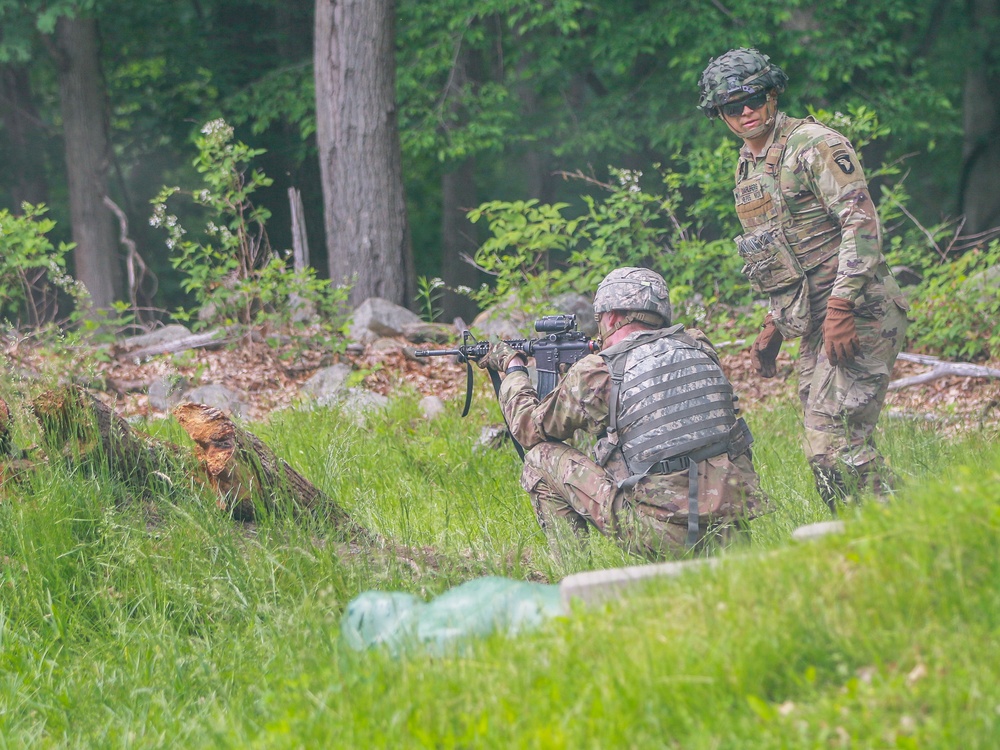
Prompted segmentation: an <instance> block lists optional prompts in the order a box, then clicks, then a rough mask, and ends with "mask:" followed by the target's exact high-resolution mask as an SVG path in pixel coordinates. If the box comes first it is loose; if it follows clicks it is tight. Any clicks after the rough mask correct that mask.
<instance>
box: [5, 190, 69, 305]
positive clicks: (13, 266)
mask: <svg viewBox="0 0 1000 750" xmlns="http://www.w3.org/2000/svg"><path fill="white" fill-rule="evenodd" d="M21 209H22V211H23V213H22V214H20V215H16V216H15V215H13V214H11V213H10V212H9V211H7V210H6V209H0V319H8V320H12V321H13V320H17V319H18V318H19V316H20V314H21V313H22V312H27V313H28V318H29V320H30V321H31V322H33V323H41V322H46V321H45V319H46V317H50V315H51V313H52V312H54V309H55V306H56V304H57V299H56V293H57V290H59V291H62V292H64V293H65V295H66V296H67V297H68V298H69V300H70V301H71V302H72V304H73V305H78V306H85V305H86V302H87V300H88V295H87V290H86V289H85V288H84V286H83V285H82V284H80V283H79V282H78V281H74V280H73V279H72V278H70V277H69V276H68V275H67V273H66V255H67V253H69V251H70V250H72V248H73V245H72V244H67V243H65V242H60V243H59V244H58V245H53V244H52V242H51V241H50V240H49V239H48V237H46V235H47V234H48V233H49V232H51V231H52V229H53V228H54V227H55V222H54V221H53V220H52V219H47V218H45V213H46V212H47V210H48V209H46V207H45V206H43V205H38V206H32V205H30V204H28V203H25V204H24V205H23V206H22V207H21Z"/></svg>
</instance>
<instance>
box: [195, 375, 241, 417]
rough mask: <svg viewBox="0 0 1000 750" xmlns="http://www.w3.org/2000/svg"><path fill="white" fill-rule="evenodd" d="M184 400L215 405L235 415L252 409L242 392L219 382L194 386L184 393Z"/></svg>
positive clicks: (237, 415)
mask: <svg viewBox="0 0 1000 750" xmlns="http://www.w3.org/2000/svg"><path fill="white" fill-rule="evenodd" d="M182 400H183V401H190V402H192V403H195V404H204V405H205V406H214V407H215V408H216V409H219V410H220V411H223V412H225V413H226V414H229V415H231V416H234V417H242V416H243V415H244V414H246V413H247V412H249V411H250V407H249V406H248V405H247V404H246V403H245V402H244V401H243V398H242V395H241V394H239V393H237V392H236V391H234V390H232V389H230V388H226V386H224V385H219V384H218V383H211V384H209V385H203V386H200V387H199V388H192V389H191V390H190V391H186V392H185V393H184V397H183V399H182Z"/></svg>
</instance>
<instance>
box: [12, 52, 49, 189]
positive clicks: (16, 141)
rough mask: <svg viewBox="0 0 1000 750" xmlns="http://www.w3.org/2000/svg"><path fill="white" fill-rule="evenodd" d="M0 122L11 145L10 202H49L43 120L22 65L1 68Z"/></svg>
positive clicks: (24, 67) (25, 70) (26, 70)
mask: <svg viewBox="0 0 1000 750" xmlns="http://www.w3.org/2000/svg"><path fill="white" fill-rule="evenodd" d="M0 123H2V124H3V130H4V132H5V133H6V134H7V142H8V143H9V144H10V146H9V149H8V150H7V153H8V154H9V156H8V160H7V164H6V165H5V167H6V170H7V172H8V173H9V174H10V176H11V177H12V181H13V185H12V186H11V198H12V201H11V203H12V204H13V206H14V207H15V208H17V207H19V206H20V205H21V204H22V203H30V204H31V205H33V206H36V205H38V204H39V203H47V202H48V200H49V191H48V185H47V184H46V181H45V171H44V169H42V153H43V145H42V137H41V136H42V132H43V127H42V121H41V118H40V117H39V116H38V110H37V109H36V108H35V103H34V101H33V100H32V97H31V79H30V78H29V77H28V68H27V67H26V66H24V65H15V64H13V63H6V64H4V65H0Z"/></svg>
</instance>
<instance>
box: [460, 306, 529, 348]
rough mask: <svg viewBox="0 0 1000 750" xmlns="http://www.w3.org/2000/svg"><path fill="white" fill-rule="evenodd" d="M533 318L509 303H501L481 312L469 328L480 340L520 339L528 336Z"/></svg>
mask: <svg viewBox="0 0 1000 750" xmlns="http://www.w3.org/2000/svg"><path fill="white" fill-rule="evenodd" d="M534 322H535V318H533V317H532V316H530V315H528V314H527V313H526V312H524V310H519V309H517V308H516V307H514V306H513V304H512V303H510V302H503V303H501V304H499V305H495V306H494V307H490V308H487V309H486V310H483V311H482V312H481V313H479V315H477V316H476V317H475V319H474V320H473V321H472V325H471V326H470V328H471V330H473V331H475V332H476V335H477V336H479V337H480V338H484V339H485V338H493V337H496V338H501V339H520V338H524V336H525V335H530V331H532V330H533V326H534Z"/></svg>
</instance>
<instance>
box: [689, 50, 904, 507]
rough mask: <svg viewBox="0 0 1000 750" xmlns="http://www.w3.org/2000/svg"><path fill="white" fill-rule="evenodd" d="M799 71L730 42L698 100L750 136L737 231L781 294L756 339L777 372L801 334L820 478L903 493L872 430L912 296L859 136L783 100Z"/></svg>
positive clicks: (756, 284) (802, 389) (766, 283)
mask: <svg viewBox="0 0 1000 750" xmlns="http://www.w3.org/2000/svg"><path fill="white" fill-rule="evenodd" d="M787 83H788V76H786V75H785V73H784V72H783V71H782V70H781V68H779V67H778V66H777V65H774V64H773V63H771V62H770V60H769V58H768V57H767V56H766V55H763V54H761V53H760V52H758V51H757V50H755V49H744V48H740V49H735V50H730V51H729V52H727V53H726V54H724V55H722V56H721V57H719V58H716V59H713V60H712V61H711V62H710V63H709V65H708V67H707V68H705V71H704V72H703V73H702V75H701V81H700V88H701V101H700V103H699V108H700V109H701V110H702V111H703V112H704V113H705V114H706V115H708V117H710V118H712V117H721V118H722V120H723V121H724V122H725V123H726V125H727V126H728V127H729V129H730V130H732V131H733V132H734V133H735V134H736V135H737V136H739V137H740V138H742V139H743V148H742V149H741V150H740V159H739V164H738V166H737V168H736V189H735V191H734V194H735V196H736V211H737V213H738V215H739V218H740V223H741V224H742V225H743V234H742V235H741V236H739V237H737V238H736V245H737V249H738V250H739V253H740V255H741V256H742V258H743V260H744V263H745V265H744V267H743V273H744V274H746V276H747V278H748V279H749V281H750V284H751V286H752V287H753V288H754V290H755V291H757V292H759V293H761V294H767V295H769V297H770V311H769V312H768V314H767V317H766V318H765V319H764V327H763V329H762V330H761V332H760V334H759V335H758V336H757V339H756V340H755V341H754V343H753V345H752V346H751V348H750V356H751V359H752V361H753V365H754V368H755V369H756V370H757V372H758V373H760V375H761V376H763V377H765V378H770V377H774V375H775V373H776V368H775V360H776V358H777V356H778V350H779V349H780V348H781V343H782V341H783V340H784V339H786V338H796V337H799V336H801V337H802V343H801V346H800V348H799V361H798V373H799V398H800V400H801V401H802V406H803V409H804V411H805V446H806V454H807V456H808V458H809V464H810V466H811V467H812V470H813V474H814V475H815V478H816V487H817V489H818V490H819V493H820V495H821V496H822V498H823V500H825V501H826V503H827V504H828V505H829V506H830V509H831V510H832V511H834V512H836V501H837V500H844V499H846V498H847V497H848V496H852V495H856V494H857V492H858V491H859V490H861V489H864V488H870V489H871V490H872V491H874V493H875V494H876V496H879V495H881V494H882V493H883V492H886V491H888V490H891V477H890V473H889V471H888V468H887V467H886V466H885V463H884V461H883V459H882V456H881V455H880V454H879V452H878V450H877V449H876V447H875V443H874V440H873V438H872V433H873V431H874V429H875V422H876V421H877V419H878V415H879V412H880V411H881V410H882V405H883V403H884V401H885V394H886V390H887V387H888V385H889V376H890V374H891V372H892V365H893V362H895V360H896V355H897V354H899V351H900V349H901V348H902V345H903V337H904V334H905V332H906V325H907V321H906V312H905V311H906V309H907V304H906V301H905V299H904V298H903V295H902V293H901V292H900V290H899V286H898V285H897V284H896V280H895V279H894V278H893V276H892V274H891V272H890V271H889V269H888V267H887V266H886V263H885V258H884V256H883V255H882V230H881V227H880V225H879V219H878V214H877V212H876V210H875V205H874V204H873V203H872V199H871V195H870V194H869V192H868V183H867V182H866V180H865V176H864V173H863V172H862V170H861V163H860V162H859V161H858V157H857V154H856V153H855V152H854V148H853V146H851V144H850V142H849V141H848V140H847V139H846V138H845V137H844V136H843V135H841V134H840V133H838V132H836V131H835V130H831V129H830V128H828V127H826V126H824V125H821V124H819V123H818V122H816V121H815V120H814V119H813V118H812V117H807V118H805V119H804V120H798V119H795V118H792V117H789V116H787V115H786V114H785V113H784V112H779V111H778V95H779V94H781V93H782V92H783V91H784V90H785V86H786V84H787Z"/></svg>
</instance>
